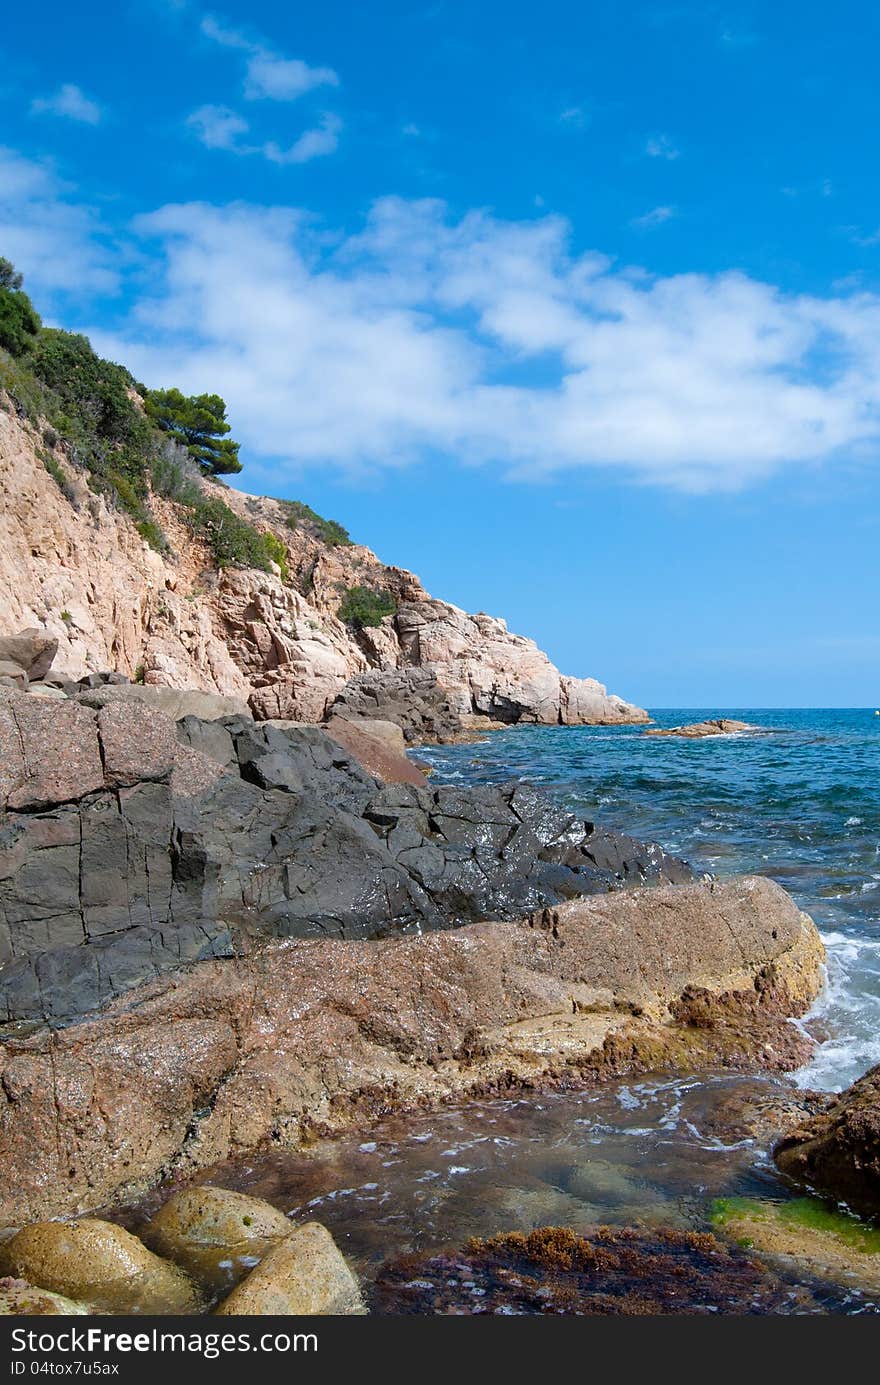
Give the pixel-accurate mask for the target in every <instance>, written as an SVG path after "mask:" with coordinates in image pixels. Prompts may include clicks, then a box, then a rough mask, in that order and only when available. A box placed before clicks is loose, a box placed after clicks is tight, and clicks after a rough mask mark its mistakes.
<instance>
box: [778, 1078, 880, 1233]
mask: <svg viewBox="0 0 880 1385" xmlns="http://www.w3.org/2000/svg"><path fill="white" fill-rule="evenodd" d="M773 1154H774V1158H775V1160H776V1163H777V1164H778V1165H779V1168H780V1169H781V1170H782V1172H783V1173H784V1174H786V1175H787V1176H788V1177H789V1178H792V1179H794V1180H795V1181H796V1182H797V1183H801V1184H805V1185H806V1186H807V1187H808V1188H811V1189H815V1190H816V1191H817V1192H820V1193H822V1194H824V1195H825V1196H826V1197H830V1198H832V1199H833V1200H834V1201H835V1202H845V1203H846V1204H847V1206H849V1207H852V1208H853V1209H854V1210H855V1211H857V1212H862V1213H864V1214H865V1215H867V1216H877V1215H878V1214H880V1065H878V1066H877V1067H874V1068H871V1069H870V1070H869V1071H868V1072H866V1073H865V1075H864V1077H860V1078H859V1079H858V1081H857V1082H854V1083H853V1085H852V1086H851V1087H847V1089H846V1090H845V1091H843V1092H841V1093H840V1095H839V1096H835V1097H832V1098H829V1100H828V1102H827V1103H826V1105H825V1106H824V1108H823V1109H822V1110H821V1111H819V1112H817V1113H816V1114H814V1115H812V1116H810V1117H808V1118H807V1119H806V1120H803V1121H801V1122H799V1123H798V1124H797V1125H795V1126H794V1127H793V1128H791V1129H789V1130H788V1131H787V1133H786V1134H785V1135H784V1137H783V1138H782V1140H781V1141H780V1142H779V1144H778V1145H777V1146H776V1148H775V1150H774V1152H773Z"/></svg>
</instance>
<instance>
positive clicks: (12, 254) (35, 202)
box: [0, 147, 119, 302]
mask: <svg viewBox="0 0 880 1385" xmlns="http://www.w3.org/2000/svg"><path fill="white" fill-rule="evenodd" d="M108 239H109V238H105V236H104V234H103V232H102V227H101V223H100V220H99V218H98V216H97V214H96V213H95V212H94V211H93V210H92V209H91V208H88V207H85V206H83V205H82V204H81V203H79V202H78V201H77V198H76V191H75V189H74V188H72V187H70V186H69V185H68V184H65V183H63V182H62V181H61V180H60V179H59V178H58V176H57V174H56V173H55V171H54V170H53V168H52V167H51V166H50V165H48V164H43V163H38V162H35V161H34V160H31V159H26V158H24V157H22V155H21V154H18V153H16V152H15V151H14V150H12V149H4V148H2V147H0V246H2V247H3V254H4V255H6V256H7V257H8V258H9V259H10V260H12V262H13V263H14V264H15V265H16V266H17V267H18V269H20V270H22V271H23V273H24V274H25V275H26V277H27V281H28V285H29V287H31V289H33V290H36V291H37V293H38V295H39V296H42V297H43V301H44V302H45V300H46V298H47V297H48V298H49V299H50V301H51V297H52V295H53V294H55V293H56V292H60V293H65V294H67V293H70V294H74V295H80V296H85V295H94V294H97V293H115V292H116V290H117V288H118V286H119V274H118V272H117V268H116V264H117V260H118V258H119V245H118V242H117V244H116V246H115V247H114V248H111V247H110V246H109V245H108Z"/></svg>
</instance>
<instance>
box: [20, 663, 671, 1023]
mask: <svg viewBox="0 0 880 1385" xmlns="http://www.w3.org/2000/svg"><path fill="white" fill-rule="evenodd" d="M0 698H2V700H0V1023H6V1024H8V1023H11V1022H17V1021H26V1022H40V1021H51V1022H54V1023H59V1022H66V1021H68V1020H70V1019H73V1018H75V1017H76V1016H78V1015H82V1014H85V1013H88V1012H89V1011H91V1010H94V1009H95V1008H97V1007H98V1006H100V1005H102V1004H104V1003H105V1002H106V1001H108V1000H110V999H112V998H113V997H114V996H116V995H119V994H120V993H121V992H123V991H125V990H126V989H128V988H129V987H131V986H133V985H137V984H138V983H140V982H142V981H146V980H149V979H150V978H152V977H155V976H158V975H160V974H162V973H163V972H166V971H169V970H172V969H174V968H176V967H179V966H180V965H181V964H183V963H192V962H196V961H200V960H205V959H207V958H211V957H222V956H229V955H231V954H233V953H234V952H236V951H241V950H242V949H245V950H246V949H247V948H248V947H249V946H252V945H253V943H254V942H255V940H259V939H265V938H271V937H275V938H281V937H301V938H310V937H311V938H317V937H324V938H336V939H355V938H359V939H369V938H380V937H387V936H393V935H396V934H409V933H419V932H423V931H434V930H442V929H448V928H454V927H459V926H461V925H463V924H467V923H472V922H476V921H479V920H487V919H488V920H492V919H515V918H520V917H522V916H523V915H524V914H525V913H528V912H529V911H530V910H533V909H536V908H540V907H543V906H545V905H552V904H556V903H558V902H560V901H562V900H566V899H573V898H576V897H577V896H580V895H590V894H596V893H605V892H607V891H608V890H613V889H617V888H618V887H620V886H622V885H625V884H644V883H651V882H664V881H665V882H676V881H679V882H680V881H686V880H689V879H691V878H692V874H691V871H690V868H689V867H688V866H687V864H686V863H685V862H683V861H680V860H678V859H676V858H674V857H671V856H669V855H667V854H666V853H664V852H663V851H662V850H661V849H660V848H659V847H657V846H655V845H651V844H647V845H646V844H644V843H641V842H637V841H635V840H633V839H631V838H629V837H626V836H623V835H621V834H619V833H614V832H606V831H603V830H602V829H601V828H598V827H596V826H595V825H594V824H592V823H589V822H584V821H583V820H581V819H578V818H576V817H574V816H572V815H571V814H570V813H567V812H566V811H564V810H562V809H560V808H559V807H557V806H556V805H554V804H553V803H552V801H550V800H548V799H547V798H545V797H544V796H543V795H541V794H540V793H537V792H536V791H534V790H532V789H530V788H528V787H526V786H524V785H521V784H516V785H509V786H506V787H501V788H494V787H480V788H472V789H459V788H454V787H443V786H438V787H431V786H424V787H420V786H418V785H411V784H401V783H395V784H383V783H381V782H380V781H379V780H377V779H375V778H374V777H373V776H372V775H370V774H369V773H368V772H367V771H366V770H365V769H364V768H363V767H362V766H361V765H360V763H359V762H358V761H357V760H356V759H355V758H354V756H353V755H352V754H351V753H350V752H349V751H347V750H346V749H345V748H344V747H343V746H341V745H340V744H338V743H337V742H336V741H334V740H333V739H331V738H330V737H329V736H328V735H326V734H325V733H324V732H323V731H321V730H319V729H318V728H317V727H311V726H292V725H287V726H283V725H272V724H269V723H266V724H262V725H260V724H256V723H254V722H253V721H252V720H251V719H249V718H248V717H244V716H232V717H225V718H221V719H218V720H213V721H201V720H199V719H197V718H196V717H193V716H185V717H183V718H182V719H181V720H180V721H179V722H177V723H175V722H174V721H172V720H171V719H170V718H168V717H166V716H165V715H164V714H163V713H162V712H160V711H158V710H156V709H155V708H153V707H150V706H147V705H145V704H144V703H142V702H140V701H138V700H136V699H124V700H114V699H111V700H101V699H98V705H97V706H89V705H87V704H86V703H84V702H74V701H63V702H55V701H52V702H49V701H43V700H41V699H35V698H32V697H29V696H27V695H23V694H19V693H16V692H14V691H11V690H3V691H2V693H0Z"/></svg>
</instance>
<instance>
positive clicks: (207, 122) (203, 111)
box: [186, 106, 250, 149]
mask: <svg viewBox="0 0 880 1385" xmlns="http://www.w3.org/2000/svg"><path fill="white" fill-rule="evenodd" d="M186 123H187V125H188V126H189V127H190V129H191V130H193V131H194V133H195V135H196V138H197V139H199V140H200V141H201V143H202V144H204V145H205V147H206V148H208V149H238V147H239V146H238V138H239V135H245V134H247V132H248V130H249V129H250V126H249V125H248V123H247V121H246V120H243V119H242V117H241V116H240V115H236V113H235V111H231V110H230V109H229V107H228V106H199V109H198V110H197V111H193V113H192V115H190V116H188V117H187V121H186Z"/></svg>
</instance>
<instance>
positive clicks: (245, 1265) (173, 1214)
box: [141, 1185, 293, 1290]
mask: <svg viewBox="0 0 880 1385" xmlns="http://www.w3.org/2000/svg"><path fill="white" fill-rule="evenodd" d="M292 1230H293V1227H292V1225H291V1223H290V1222H289V1221H288V1219H287V1217H286V1216H285V1215H284V1213H283V1212H279V1211H278V1209H277V1208H276V1207H273V1206H272V1204H271V1203H269V1202H264V1201H263V1199H262V1198H256V1197H248V1196H247V1195H246V1194H245V1193H236V1192H232V1191H230V1190H229V1189H228V1188H214V1187H211V1186H210V1185H204V1186H199V1187H194V1188H185V1189H183V1191H182V1192H179V1193H174V1194H172V1196H171V1197H170V1198H169V1199H168V1201H167V1202H165V1203H163V1205H162V1206H161V1207H160V1208H159V1211H158V1212H157V1213H156V1214H155V1216H154V1217H153V1218H152V1220H151V1221H150V1222H149V1223H148V1224H147V1226H146V1227H144V1228H143V1230H142V1232H141V1234H142V1237H143V1239H144V1241H145V1242H146V1243H147V1244H148V1245H149V1246H150V1247H151V1248H152V1249H153V1250H155V1251H156V1252H157V1254H159V1255H161V1256H164V1257H165V1259H167V1260H173V1261H174V1263H175V1264H177V1265H180V1266H181V1268H182V1269H184V1270H186V1271H187V1272H188V1273H189V1274H191V1275H192V1276H193V1277H194V1278H195V1279H197V1280H199V1281H200V1282H201V1283H205V1284H208V1285H209V1286H210V1287H211V1288H212V1289H215V1290H218V1289H229V1288H230V1287H231V1286H232V1285H233V1284H235V1283H237V1281H238V1280H239V1279H241V1277H242V1275H243V1274H246V1273H247V1271H248V1270H249V1269H250V1268H252V1267H253V1265H254V1264H255V1263H256V1262H257V1261H259V1260H262V1258H263V1257H264V1256H265V1255H266V1253H267V1251H269V1250H271V1249H272V1247H273V1246H276V1245H277V1244H278V1242H279V1241H281V1240H283V1239H284V1237H285V1236H289V1235H290V1233H291V1231H292Z"/></svg>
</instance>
